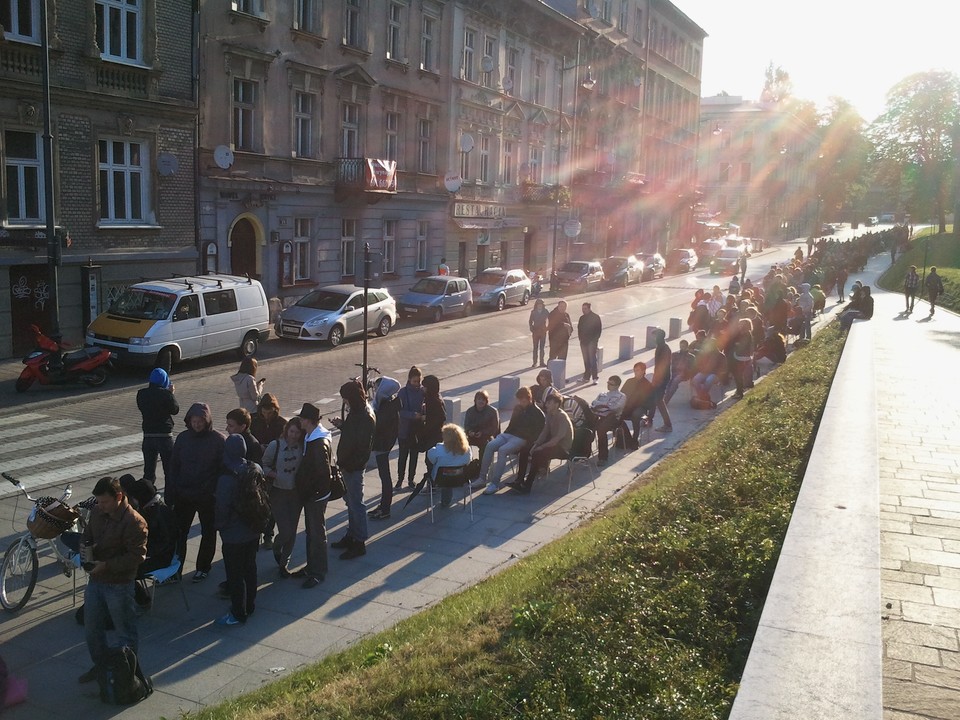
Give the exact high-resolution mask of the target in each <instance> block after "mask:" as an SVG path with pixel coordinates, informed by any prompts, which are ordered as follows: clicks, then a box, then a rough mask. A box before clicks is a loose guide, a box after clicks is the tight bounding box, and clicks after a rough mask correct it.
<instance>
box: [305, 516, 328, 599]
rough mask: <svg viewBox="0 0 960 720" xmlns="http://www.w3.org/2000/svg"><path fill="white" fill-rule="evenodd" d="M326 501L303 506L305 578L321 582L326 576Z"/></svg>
mask: <svg viewBox="0 0 960 720" xmlns="http://www.w3.org/2000/svg"><path fill="white" fill-rule="evenodd" d="M326 512H327V501H326V500H312V501H308V502H307V504H306V505H304V506H303V519H304V522H306V525H307V530H306V532H307V568H306V569H307V577H315V578H318V579H320V580H323V579H324V578H325V577H326V576H327V526H326V518H325V517H324V514H325V513H326Z"/></svg>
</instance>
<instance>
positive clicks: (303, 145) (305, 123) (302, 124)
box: [293, 92, 314, 158]
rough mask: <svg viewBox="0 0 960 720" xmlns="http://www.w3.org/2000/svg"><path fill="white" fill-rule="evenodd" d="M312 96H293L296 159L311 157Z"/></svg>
mask: <svg viewBox="0 0 960 720" xmlns="http://www.w3.org/2000/svg"><path fill="white" fill-rule="evenodd" d="M313 105H314V103H313V95H311V94H309V93H303V92H298V93H295V94H294V107H293V124H294V143H295V144H294V148H293V149H294V151H295V152H296V154H297V157H302V158H308V157H313V156H314V153H313Z"/></svg>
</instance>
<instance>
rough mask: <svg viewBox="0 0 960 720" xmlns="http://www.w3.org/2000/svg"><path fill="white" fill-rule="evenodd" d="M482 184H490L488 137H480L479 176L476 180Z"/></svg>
mask: <svg viewBox="0 0 960 720" xmlns="http://www.w3.org/2000/svg"><path fill="white" fill-rule="evenodd" d="M477 179H478V180H480V182H482V183H488V182H490V136H489V135H481V136H480V174H479V176H478V178H477Z"/></svg>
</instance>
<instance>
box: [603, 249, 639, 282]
mask: <svg viewBox="0 0 960 720" xmlns="http://www.w3.org/2000/svg"><path fill="white" fill-rule="evenodd" d="M600 265H601V267H603V281H604V282H605V283H606V284H607V285H613V286H614V287H626V286H627V285H630V284H631V283H635V282H636V283H638V282H640V280H641V278H642V276H643V263H642V262H640V261H639V260H637V258H636V256H634V255H627V256H623V255H611V256H610V257H608V258H607V259H606V260H604V261H603V262H601V263H600Z"/></svg>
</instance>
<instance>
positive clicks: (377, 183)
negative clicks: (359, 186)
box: [364, 158, 397, 193]
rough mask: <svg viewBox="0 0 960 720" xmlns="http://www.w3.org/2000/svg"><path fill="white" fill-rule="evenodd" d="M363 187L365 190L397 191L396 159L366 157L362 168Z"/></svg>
mask: <svg viewBox="0 0 960 720" xmlns="http://www.w3.org/2000/svg"><path fill="white" fill-rule="evenodd" d="M364 189H365V190H366V191H367V192H389V193H395V192H396V191H397V161H396V160H375V159H373V158H367V165H366V167H365V168H364Z"/></svg>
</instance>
